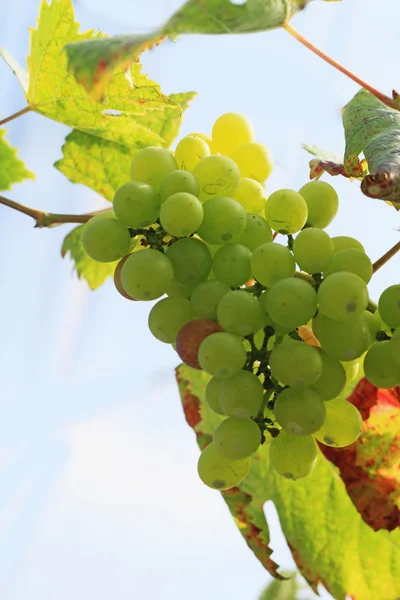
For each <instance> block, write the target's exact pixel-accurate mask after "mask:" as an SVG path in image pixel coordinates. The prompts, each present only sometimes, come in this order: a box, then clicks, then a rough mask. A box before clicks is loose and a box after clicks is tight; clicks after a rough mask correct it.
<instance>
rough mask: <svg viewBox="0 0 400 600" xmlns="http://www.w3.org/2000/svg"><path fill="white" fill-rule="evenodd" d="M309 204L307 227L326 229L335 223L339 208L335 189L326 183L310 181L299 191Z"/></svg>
mask: <svg viewBox="0 0 400 600" xmlns="http://www.w3.org/2000/svg"><path fill="white" fill-rule="evenodd" d="M299 194H301V195H302V196H303V198H304V200H305V201H306V203H307V208H308V217H307V225H310V227H319V228H320V229H325V227H327V226H328V225H329V223H331V222H332V221H333V219H334V218H335V216H336V213H337V211H338V208H339V198H338V195H337V193H336V191H335V190H334V188H333V187H332V186H331V185H329V183H326V182H325V181H310V182H309V183H306V184H305V185H303V187H302V188H301V189H300V190H299Z"/></svg>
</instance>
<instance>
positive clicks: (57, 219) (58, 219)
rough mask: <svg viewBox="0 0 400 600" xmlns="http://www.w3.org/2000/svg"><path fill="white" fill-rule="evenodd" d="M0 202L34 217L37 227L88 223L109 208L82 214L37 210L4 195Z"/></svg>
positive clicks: (0, 197)
mask: <svg viewBox="0 0 400 600" xmlns="http://www.w3.org/2000/svg"><path fill="white" fill-rule="evenodd" d="M0 204H3V205H4V206H8V207H9V208H12V209H13V210H16V211H18V212H20V213H23V214H24V215H28V217H32V219H34V221H35V227H38V228H42V227H48V228H49V227H58V225H64V224H65V223H87V222H88V221H89V219H91V218H92V217H94V216H95V215H99V214H101V213H103V212H106V211H107V210H109V209H108V208H105V209H103V210H98V211H95V212H89V213H84V214H82V215H69V214H60V213H51V212H44V211H42V210H37V209H36V208H30V207H29V206H24V205H23V204H20V203H19V202H15V201H14V200H10V199H9V198H5V197H4V196H0Z"/></svg>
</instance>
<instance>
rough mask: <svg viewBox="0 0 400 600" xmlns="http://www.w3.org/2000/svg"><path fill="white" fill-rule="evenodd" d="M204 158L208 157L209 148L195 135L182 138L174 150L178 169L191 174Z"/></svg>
mask: <svg viewBox="0 0 400 600" xmlns="http://www.w3.org/2000/svg"><path fill="white" fill-rule="evenodd" d="M206 156H210V146H209V145H208V144H207V142H205V141H204V140H203V139H202V138H201V137H198V136H196V135H187V136H186V137H184V138H182V139H181V141H180V142H179V143H178V145H177V147H176V150H175V158H176V162H177V163H178V167H179V168H180V169H185V171H189V172H192V171H193V169H194V168H195V166H196V165H197V164H198V163H199V162H200V161H201V160H202V159H203V158H206Z"/></svg>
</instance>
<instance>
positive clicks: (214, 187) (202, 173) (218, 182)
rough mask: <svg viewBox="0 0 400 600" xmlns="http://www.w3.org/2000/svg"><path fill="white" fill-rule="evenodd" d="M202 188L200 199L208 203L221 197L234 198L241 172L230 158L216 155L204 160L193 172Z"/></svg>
mask: <svg viewBox="0 0 400 600" xmlns="http://www.w3.org/2000/svg"><path fill="white" fill-rule="evenodd" d="M193 175H194V176H195V178H196V180H197V181H198V183H199V186H200V194H199V198H200V200H201V201H202V202H206V201H207V200H210V199H212V198H217V197H219V196H227V197H233V196H234V195H235V192H236V190H237V189H238V187H239V182H240V171H239V168H238V166H237V165H236V163H235V162H233V160H232V159H231V158H229V157H228V156H223V155H222V154H214V155H212V156H207V157H206V158H203V160H201V161H200V162H199V163H197V165H196V166H195V168H194V170H193Z"/></svg>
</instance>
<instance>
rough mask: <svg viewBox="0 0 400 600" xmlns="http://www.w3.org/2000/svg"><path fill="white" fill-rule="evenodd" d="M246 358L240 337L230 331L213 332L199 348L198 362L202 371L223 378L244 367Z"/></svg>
mask: <svg viewBox="0 0 400 600" xmlns="http://www.w3.org/2000/svg"><path fill="white" fill-rule="evenodd" d="M246 358H247V356H246V351H245V349H244V346H243V344H242V342H241V341H240V338H238V337H236V336H235V335H232V334H231V333H225V332H221V333H213V334H211V335H209V336H208V337H207V338H206V339H205V340H204V341H203V342H202V343H201V345H200V348H199V363H200V366H201V368H202V369H203V371H206V372H207V373H209V374H210V375H214V376H215V377H221V378H224V379H225V378H227V377H232V375H235V373H238V372H239V371H240V370H241V369H242V368H243V367H244V365H245V362H246Z"/></svg>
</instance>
